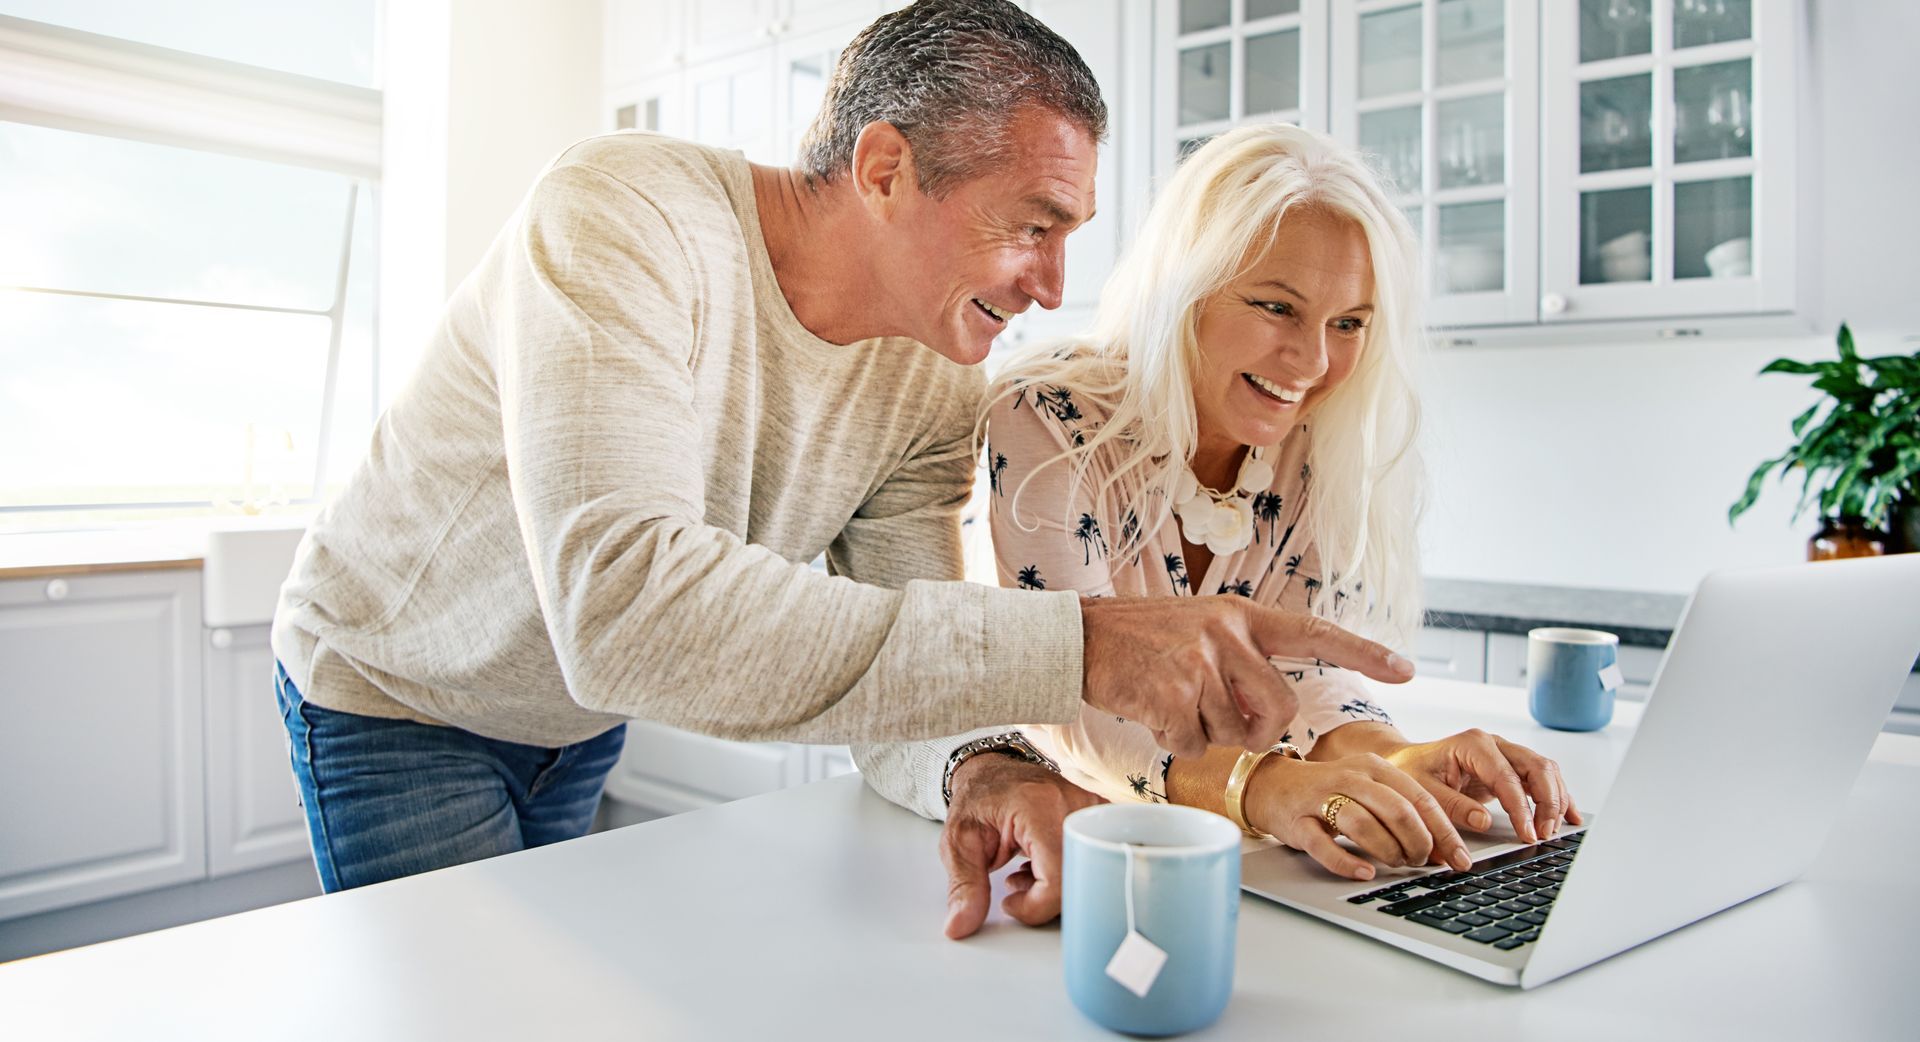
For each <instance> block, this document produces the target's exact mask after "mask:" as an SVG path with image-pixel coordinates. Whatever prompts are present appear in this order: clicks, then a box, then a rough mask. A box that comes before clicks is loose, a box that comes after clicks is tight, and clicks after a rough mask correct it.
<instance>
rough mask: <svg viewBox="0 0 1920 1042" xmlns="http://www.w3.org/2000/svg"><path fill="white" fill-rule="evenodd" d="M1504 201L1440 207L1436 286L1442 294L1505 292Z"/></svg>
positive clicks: (1497, 200) (1505, 236) (1505, 205)
mask: <svg viewBox="0 0 1920 1042" xmlns="http://www.w3.org/2000/svg"><path fill="white" fill-rule="evenodd" d="M1506 210H1507V204H1506V202H1505V200H1500V199H1496V200H1494V201H1492V202H1487V203H1462V204H1457V205H1453V206H1442V207H1440V213H1439V216H1440V248H1439V250H1438V251H1437V259H1438V268H1439V270H1438V271H1437V272H1436V273H1435V275H1436V278H1435V282H1436V284H1437V285H1438V287H1439V290H1440V292H1442V293H1497V292H1499V291H1500V290H1501V289H1503V288H1505V286H1506V284H1507V278H1506V264H1507V252H1506V241H1507V235H1506V228H1507V217H1506Z"/></svg>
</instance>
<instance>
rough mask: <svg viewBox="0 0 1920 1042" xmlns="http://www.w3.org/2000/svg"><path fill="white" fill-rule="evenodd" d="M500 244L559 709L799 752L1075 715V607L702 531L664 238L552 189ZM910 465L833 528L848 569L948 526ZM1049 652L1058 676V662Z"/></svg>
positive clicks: (682, 342) (682, 350) (592, 175)
mask: <svg viewBox="0 0 1920 1042" xmlns="http://www.w3.org/2000/svg"><path fill="white" fill-rule="evenodd" d="M506 245H507V246H508V247H509V248H510V250H511V253H510V255H509V256H508V257H507V259H506V266H507V276H508V277H507V278H506V280H505V288H504V290H503V293H504V297H505V299H503V300H500V301H498V302H497V305H496V306H497V313H498V314H500V315H501V316H502V319H501V322H502V327H503V328H501V329H499V330H497V331H496V333H497V340H496V342H497V343H498V345H499V346H498V348H497V357H496V358H495V360H494V361H495V366H496V370H497V380H498V383H499V388H498V390H499V395H500V401H501V410H502V422H503V425H504V434H505V445H506V450H505V456H506V458H505V461H504V462H505V467H506V471H507V475H508V481H509V485H510V488H511V492H512V497H513V504H514V509H515V513H516V517H517V520H518V523H519V527H520V533H521V541H522V543H523V545H524V547H525V551H526V554H527V558H528V562H529V564H530V566H531V570H532V575H533V581H534V586H535V594H536V596H537V598H538V601H539V605H540V609H541V613H542V615H543V617H544V620H545V624H546V627H547V630H548V635H549V638H550V639H551V642H552V645H553V648H554V651H555V653H556V656H557V658H558V660H559V664H560V668H561V670H562V672H563V673H564V675H565V677H566V681H567V687H568V690H569V692H570V693H571V694H572V696H573V698H574V699H575V701H577V702H579V703H580V704H581V705H583V706H585V707H587V708H590V709H596V710H600V711H604V712H610V713H620V714H623V715H627V716H633V717H640V718H644V719H650V720H655V721H659V722H661V723H665V724H669V725H672V726H675V727H682V728H686V729H689V730H693V731H699V732H702V733H706V734H712V735H717V736H720V737H725V738H735V739H750V740H765V739H790V740H796V741H847V740H862V739H866V740H895V739H910V738H926V737H930V736H933V735H939V734H949V733H952V732H955V731H958V730H961V729H963V728H966V727H971V726H975V725H978V724H982V723H988V722H992V721H995V720H1005V719H1030V720H1066V719H1071V718H1072V717H1073V715H1074V714H1075V713H1076V712H1077V711H1078V707H1079V704H1080V672H1079V662H1078V652H1079V646H1080V641H1079V613H1078V605H1077V603H1076V602H1075V601H1074V599H1073V598H1072V597H1071V596H1070V595H1057V596H1039V595H1034V594H1030V593H1017V592H1014V591H999V590H989V589H987V588H984V587H980V586H975V585H969V584H966V583H959V582H938V581H928V580H925V579H918V578H911V579H907V580H906V581H902V582H899V583H898V585H897V587H896V588H887V587H885V586H882V585H874V584H870V583H861V582H855V581H853V580H851V579H849V578H846V577H844V576H825V575H820V574H818V573H815V572H813V571H811V570H810V569H808V568H807V567H806V566H805V565H804V564H796V563H794V562H790V561H786V560H784V559H782V558H780V557H779V556H777V555H776V554H774V553H772V552H771V551H768V550H766V549H764V548H762V547H758V546H754V545H751V544H748V543H745V542H743V541H742V540H740V539H739V538H737V537H735V536H733V535H732V534H731V533H728V532H726V531H724V530H721V529H718V528H714V527H712V526H709V525H706V524H704V523H703V517H704V489H705V482H704V476H703V473H702V470H701V465H700V463H699V458H698V454H697V453H695V452H692V451H690V450H689V447H690V446H692V445H695V444H698V439H699V438H700V437H701V433H702V424H703V423H704V422H707V421H706V420H703V418H702V417H701V416H700V415H698V413H697V410H696V409H695V407H694V394H693V379H692V372H693V365H694V359H693V358H692V351H693V346H692V345H693V344H694V332H693V331H694V324H695V323H696V322H698V320H699V315H700V311H701V307H702V302H701V301H700V300H699V298H698V291H697V288H696V286H695V285H694V284H693V280H692V278H691V275H690V272H691V270H692V269H691V267H690V265H689V264H688V263H687V261H686V257H685V254H684V252H683V251H682V247H681V244H680V243H679V241H678V240H677V239H676V237H675V233H674V231H673V228H672V226H671V224H670V222H669V221H668V220H667V218H666V216H665V215H663V214H662V213H661V212H660V211H659V210H658V209H656V208H655V207H653V206H652V204H650V203H649V202H647V200H646V199H644V198H643V197H641V196H639V195H638V194H637V193H636V192H635V191H634V189H632V188H630V187H628V186H627V185H625V184H622V183H621V182H619V181H618V180H616V179H614V178H612V177H610V176H608V175H606V174H603V173H600V172H598V171H595V170H593V169H591V168H589V167H585V166H580V165H572V166H563V167H558V168H556V169H554V170H552V171H550V172H549V173H548V174H547V175H546V176H545V177H543V178H542V180H541V182H540V183H539V184H538V185H536V187H535V189H534V192H533V194H532V196H531V197H530V198H529V200H528V203H527V205H526V206H525V207H524V208H523V211H522V217H521V219H520V223H519V225H518V226H517V229H516V232H515V234H514V237H513V239H512V240H511V241H510V242H508V243H507V244H506ZM916 462H917V463H918V464H919V465H918V466H917V467H916V466H915V465H914V464H909V465H908V466H906V467H904V468H903V470H902V473H901V474H900V475H898V476H897V477H898V480H897V481H893V482H888V483H887V487H886V488H883V489H882V490H881V493H880V494H877V495H876V496H875V499H874V502H872V503H870V504H869V507H870V510H871V513H870V514H868V515H867V516H863V517H858V518H855V519H854V520H853V521H852V522H850V523H849V525H848V530H849V535H847V536H844V537H843V540H842V544H841V545H840V546H838V547H837V550H836V552H837V553H839V554H840V555H841V557H842V559H843V560H844V561H846V562H859V561H861V560H864V559H866V558H868V557H870V556H871V552H870V551H869V549H868V548H869V547H870V546H873V547H877V546H879V545H882V544H887V543H891V542H894V541H897V540H910V539H911V538H913V537H914V533H916V532H917V531H919V529H920V528H921V526H922V525H923V523H924V524H931V525H935V526H938V525H940V524H944V521H941V520H939V518H940V515H941V513H942V511H945V510H948V509H949V508H948V507H947V506H944V505H943V504H944V503H945V502H946V501H947V500H948V499H949V498H950V497H951V495H952V489H951V488H950V487H947V486H946V485H944V484H943V483H942V482H941V481H940V480H938V479H937V478H938V475H939V474H940V473H944V471H942V470H941V468H942V467H943V466H951V461H942V460H940V459H931V460H928V461H916ZM928 475H933V476H934V477H933V478H929V477H928ZM919 565H920V562H919V561H918V560H917V559H916V560H915V561H914V562H913V563H912V564H910V565H908V566H907V567H909V568H911V567H918V566H919ZM904 574H905V573H904V572H903V573H900V574H899V575H896V578H898V577H901V576H903V575H904ZM878 578H879V579H880V580H882V581H884V580H885V579H886V577H885V576H878ZM1068 647H1070V648H1071V649H1072V659H1071V661H1070V662H1067V661H1061V660H1059V659H1058V657H1057V656H1058V655H1060V654H1064V651H1063V649H1065V648H1068ZM1043 653H1046V654H1053V655H1055V656H1056V657H1055V659H1054V660H1052V661H1048V660H1047V659H1046V655H1045V654H1043ZM1069 677H1070V679H1069Z"/></svg>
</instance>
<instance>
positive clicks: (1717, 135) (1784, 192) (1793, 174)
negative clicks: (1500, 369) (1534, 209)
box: [1541, 0, 1799, 322]
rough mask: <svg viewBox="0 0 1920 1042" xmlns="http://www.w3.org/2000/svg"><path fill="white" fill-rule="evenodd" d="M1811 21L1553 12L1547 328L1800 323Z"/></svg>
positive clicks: (1786, 7)
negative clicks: (1642, 321) (1740, 317)
mask: <svg viewBox="0 0 1920 1042" xmlns="http://www.w3.org/2000/svg"><path fill="white" fill-rule="evenodd" d="M1798 12H1799V5H1798V4H1797V3H1794V2H1790V0H1772V2H1765V3H1752V2H1749V0H1554V2H1551V3H1548V4H1547V5H1546V6H1545V8H1544V11H1543V14H1542V18H1543V21H1542V30H1543V31H1542V43H1543V46H1542V51H1541V82H1542V84H1543V87H1544V91H1543V97H1542V105H1541V117H1542V118H1541V126H1542V129H1543V135H1544V137H1543V147H1542V152H1541V155H1542V163H1543V164H1544V168H1543V171H1542V175H1543V179H1542V192H1541V233H1542V235H1541V242H1542V244H1543V246H1544V247H1545V249H1544V251H1543V253H1542V256H1541V262H1542V264H1541V281H1542V287H1541V288H1542V290H1543V291H1544V293H1543V296H1542V298H1541V302H1542V304H1541V321H1543V322H1567V321H1579V320H1582V319H1619V318H1666V317H1679V316H1698V315H1729V314H1754V313H1760V312H1769V311H1791V310H1792V309H1793V307H1794V299H1795V297H1794V294H1795V289H1796V279H1795V264H1794V259H1795V255H1796V250H1797V248H1798V247H1797V245H1796V243H1797V238H1798V230H1797V229H1796V226H1795V216H1794V199H1795V192H1796V191H1797V188H1796V178H1797V170H1796V165H1797V160H1798V146H1797V144H1796V137H1795V134H1796V126H1795V120H1794V115H1795V108H1796V106H1797V105H1798V104H1799V97H1798V94H1797V87H1796V84H1797V82H1798V80H1799V73H1798V70H1797V68H1796V64H1797V48H1798V40H1797V39H1796V33H1795V28H1796V25H1797V23H1798V21H1799V13H1798Z"/></svg>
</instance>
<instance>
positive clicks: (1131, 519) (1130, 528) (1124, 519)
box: [1120, 507, 1140, 564]
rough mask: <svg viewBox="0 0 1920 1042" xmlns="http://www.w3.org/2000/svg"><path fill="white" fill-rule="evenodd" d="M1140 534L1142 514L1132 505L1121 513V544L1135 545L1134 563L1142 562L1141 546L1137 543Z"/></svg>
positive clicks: (1124, 545) (1123, 545) (1125, 545)
mask: <svg viewBox="0 0 1920 1042" xmlns="http://www.w3.org/2000/svg"><path fill="white" fill-rule="evenodd" d="M1139 535H1140V515H1138V514H1136V513H1134V512H1133V508H1132V507H1128V508H1127V512H1126V513H1124V514H1122V515H1120V545H1121V546H1122V547H1128V546H1131V547H1133V562H1132V563H1134V564H1139V563H1140V547H1139V546H1138V545H1137V540H1138V538H1139Z"/></svg>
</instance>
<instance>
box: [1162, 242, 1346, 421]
mask: <svg viewBox="0 0 1920 1042" xmlns="http://www.w3.org/2000/svg"><path fill="white" fill-rule="evenodd" d="M1372 321H1373V261H1372V259H1371V258H1370V257H1369V256H1368V253H1367V236H1366V233H1365V232H1364V231H1362V230H1361V228H1360V225H1359V224H1358V223H1356V222H1355V221H1353V220H1352V219H1351V218H1348V217H1344V216H1341V215H1338V214H1334V213H1329V212H1327V211H1324V210H1316V209H1295V210H1291V211H1288V213H1287V215H1286V217H1285V218H1284V219H1282V220H1281V222H1280V230H1279V233H1278V234H1276V235H1275V236H1274V237H1273V243H1272V245H1271V247H1269V248H1268V249H1267V251H1266V252H1265V254H1264V255H1262V256H1261V257H1259V258H1258V259H1256V260H1255V261H1254V263H1252V264H1251V265H1249V266H1248V267H1247V270H1246V272H1245V273H1244V274H1242V275H1241V276H1240V277H1239V278H1237V279H1235V280H1234V281H1233V282H1232V283H1230V284H1228V286H1227V287H1226V288H1225V289H1224V290H1222V291H1221V292H1219V293H1218V294H1216V295H1214V296H1213V297H1212V298H1211V299H1209V300H1207V301H1206V302H1205V303H1203V304H1202V305H1201V306H1200V313H1199V322H1198V328H1199V341H1200V365H1199V368H1198V370H1197V371H1196V372H1195V373H1194V374H1193V383H1194V389H1193V396H1194V405H1195V407H1196V408H1197V410H1198V412H1199V418H1200V445H1199V454H1201V455H1203V456H1215V457H1218V456H1220V455H1221V454H1223V453H1226V452H1227V451H1229V450H1237V449H1238V448H1239V447H1240V446H1243V445H1272V444H1275V443H1276V442H1278V441H1280V440H1281V439H1282V438H1283V437H1285V436H1286V434H1287V432H1288V431H1290V430H1292V429H1293V428H1294V427H1295V426H1296V425H1297V424H1299V423H1300V421H1301V419H1302V418H1303V417H1305V416H1306V415H1307V414H1308V413H1310V412H1312V411H1313V408H1314V406H1316V405H1317V404H1319V402H1320V401H1322V400H1323V399H1325V398H1326V396H1327V394H1328V393H1329V392H1331V391H1332V390H1333V389H1334V388H1335V387H1338V386H1339V385H1340V382H1341V381H1342V380H1345V379H1346V378H1347V377H1348V376H1349V375H1350V374H1352V372H1353V367H1354V365H1355V363H1357V362H1358V361H1359V360H1360V348H1361V345H1362V344H1363V343H1365V341H1366V328H1367V324H1368V323H1370V322H1372Z"/></svg>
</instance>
